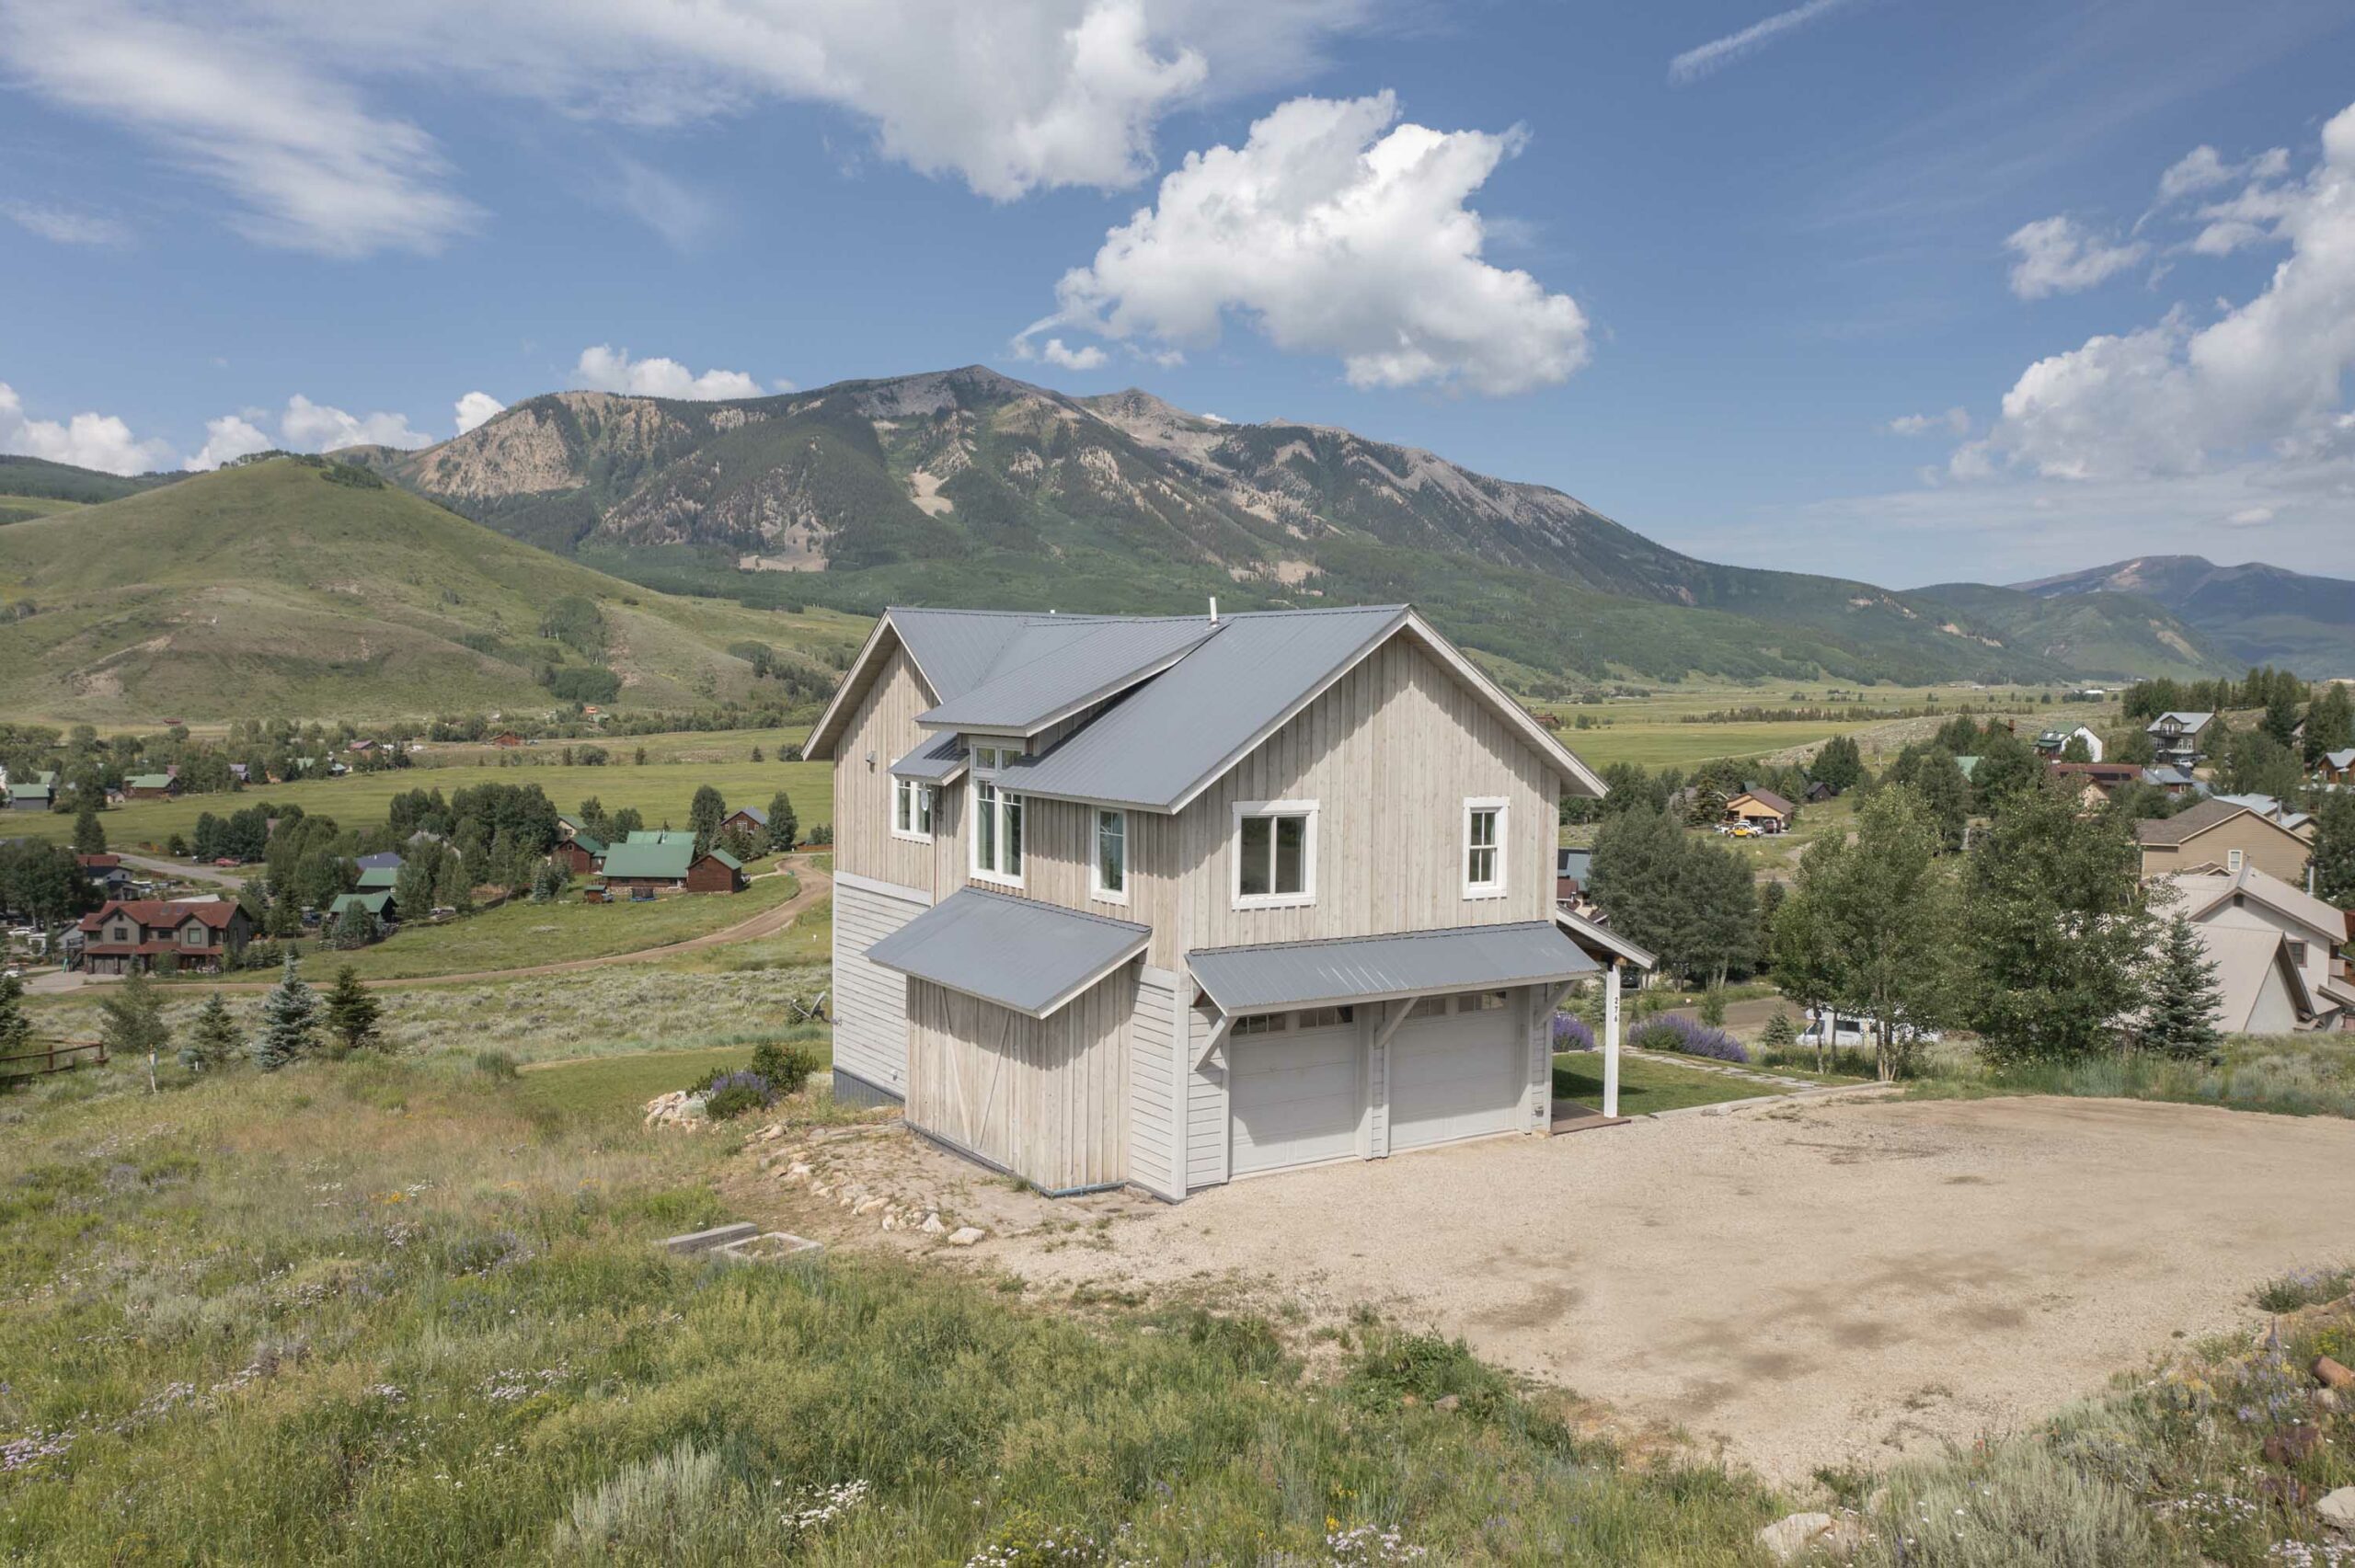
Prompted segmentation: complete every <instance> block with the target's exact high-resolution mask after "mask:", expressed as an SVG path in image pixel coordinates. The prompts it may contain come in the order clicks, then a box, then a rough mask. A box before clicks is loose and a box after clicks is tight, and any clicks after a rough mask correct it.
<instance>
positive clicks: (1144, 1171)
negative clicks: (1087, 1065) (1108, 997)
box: [1128, 970, 1188, 1197]
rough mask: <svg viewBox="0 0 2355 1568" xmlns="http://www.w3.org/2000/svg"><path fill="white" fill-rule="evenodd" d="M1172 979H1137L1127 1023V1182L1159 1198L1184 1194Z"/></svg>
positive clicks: (1181, 1078) (1180, 1045) (1154, 975)
mask: <svg viewBox="0 0 2355 1568" xmlns="http://www.w3.org/2000/svg"><path fill="white" fill-rule="evenodd" d="M1174 978H1175V977H1167V976H1164V975H1163V974H1162V972H1161V971H1159V970H1153V971H1149V972H1148V973H1147V974H1146V975H1145V976H1143V978H1142V979H1140V980H1139V983H1138V985H1137V1010H1136V1016H1135V1017H1134V1019H1133V1020H1132V1022H1131V1024H1130V1025H1129V1171H1128V1174H1129V1179H1130V1180H1131V1181H1132V1182H1135V1183H1136V1184H1137V1185H1140V1186H1143V1187H1144V1188H1146V1189H1147V1190H1149V1191H1152V1192H1156V1193H1159V1194H1160V1195H1161V1196H1164V1197H1184V1196H1186V1168H1185V1112H1186V1076H1187V1073H1186V1069H1187V1066H1188V1063H1187V1061H1186V1059H1185V1058H1184V1056H1183V1055H1182V1052H1183V1050H1184V1048H1185V1044H1186V1041H1185V1036H1184V1035H1183V1034H1182V1033H1181V1032H1180V1031H1179V1030H1178V1028H1177V988H1176V987H1175V985H1173V984H1172V983H1171V980H1172V979H1174Z"/></svg>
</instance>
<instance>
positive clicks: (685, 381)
mask: <svg viewBox="0 0 2355 1568" xmlns="http://www.w3.org/2000/svg"><path fill="white" fill-rule="evenodd" d="M572 373H573V376H574V377H575V379H577V380H578V381H579V382H580V384H581V385H582V386H583V387H585V388H587V389H588V390H589V391H591V392H621V393H627V394H628V395H631V396H633V397H679V398H686V399H691V400H693V401H696V402H710V401H712V400H714V399H716V398H722V397H759V396H761V395H763V394H762V391H761V383H759V382H757V381H755V380H753V379H752V377H751V376H749V375H746V374H745V373H744V372H742V371H719V370H711V371H705V372H703V373H702V374H700V375H698V374H696V373H695V372H694V371H691V370H689V369H688V368H687V367H686V366H684V365H683V364H681V363H680V362H679V361H676V360H669V359H661V358H656V359H651V360H633V359H631V358H630V354H629V350H628V349H616V348H615V347H614V346H613V345H611V344H610V343H598V344H593V345H592V346H591V347H589V348H586V349H581V350H580V360H579V361H578V362H576V363H575V364H574V365H573V367H572ZM791 384H792V383H783V389H785V390H790V388H791Z"/></svg>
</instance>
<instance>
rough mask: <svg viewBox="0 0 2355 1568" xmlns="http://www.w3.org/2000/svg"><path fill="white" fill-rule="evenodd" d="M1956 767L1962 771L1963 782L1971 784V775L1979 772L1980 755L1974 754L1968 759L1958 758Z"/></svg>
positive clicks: (1955, 763)
mask: <svg viewBox="0 0 2355 1568" xmlns="http://www.w3.org/2000/svg"><path fill="white" fill-rule="evenodd" d="M1954 765H1955V766H1956V767H1958V768H1959V769H1961V770H1962V782H1963V783H1965V784H1969V783H1970V780H1971V775H1972V774H1974V773H1978V772H1979V757H1978V754H1977V753H1976V752H1973V753H1972V754H1971V755H1970V756H1968V757H1957V758H1956V759H1955V760H1954Z"/></svg>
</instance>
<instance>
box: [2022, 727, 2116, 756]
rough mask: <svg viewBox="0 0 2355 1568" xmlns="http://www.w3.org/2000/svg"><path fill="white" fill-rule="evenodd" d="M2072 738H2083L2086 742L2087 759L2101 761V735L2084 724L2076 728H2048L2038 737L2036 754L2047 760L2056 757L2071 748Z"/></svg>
mask: <svg viewBox="0 0 2355 1568" xmlns="http://www.w3.org/2000/svg"><path fill="white" fill-rule="evenodd" d="M2072 740H2083V741H2084V742H2085V760H2086V761H2090V762H2098V761H2101V737H2100V736H2098V735H2096V734H2095V733H2094V732H2093V731H2092V730H2090V729H2087V728H2086V727H2085V726H2084V725H2082V724H2081V725H2079V726H2077V727H2075V728H2074V729H2048V730H2046V731H2045V732H2044V733H2043V734H2041V735H2039V736H2038V737H2037V738H2036V754H2037V755H2038V756H2039V757H2043V758H2046V759H2047V760H2051V759H2056V758H2058V757H2059V756H2060V755H2061V754H2062V752H2064V751H2066V750H2069V742H2070V741H2072Z"/></svg>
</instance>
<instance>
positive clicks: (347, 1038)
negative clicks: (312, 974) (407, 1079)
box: [326, 964, 384, 1055]
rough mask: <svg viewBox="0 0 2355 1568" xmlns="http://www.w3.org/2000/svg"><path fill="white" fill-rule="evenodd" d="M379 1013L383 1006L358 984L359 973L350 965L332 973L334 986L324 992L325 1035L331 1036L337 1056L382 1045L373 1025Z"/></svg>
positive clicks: (380, 1036) (365, 988) (381, 1040)
mask: <svg viewBox="0 0 2355 1568" xmlns="http://www.w3.org/2000/svg"><path fill="white" fill-rule="evenodd" d="M383 1013H384V1009H383V1007H382V1006H380V1005H379V1004H378V1002H377V1001H376V999H375V997H374V996H373V995H371V994H370V993H369V990H368V988H367V987H366V986H363V985H362V984H361V983H360V976H359V973H358V972H357V971H356V970H354V969H353V968H352V967H351V966H350V965H349V964H346V965H345V966H344V967H342V968H340V969H338V970H337V971H336V976H335V984H334V985H333V986H331V987H329V988H328V990H327V1008H326V1015H327V1033H328V1034H330V1035H332V1036H335V1039H336V1043H337V1047H338V1051H337V1054H338V1055H341V1054H343V1053H344V1052H347V1051H356V1050H361V1049H364V1048H365V1047H369V1046H373V1045H380V1044H382V1043H383V1038H384V1037H383V1036H382V1035H380V1034H379V1033H378V1032H377V1027H376V1025H377V1022H378V1020H379V1018H380V1017H381V1016H382V1015H383Z"/></svg>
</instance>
